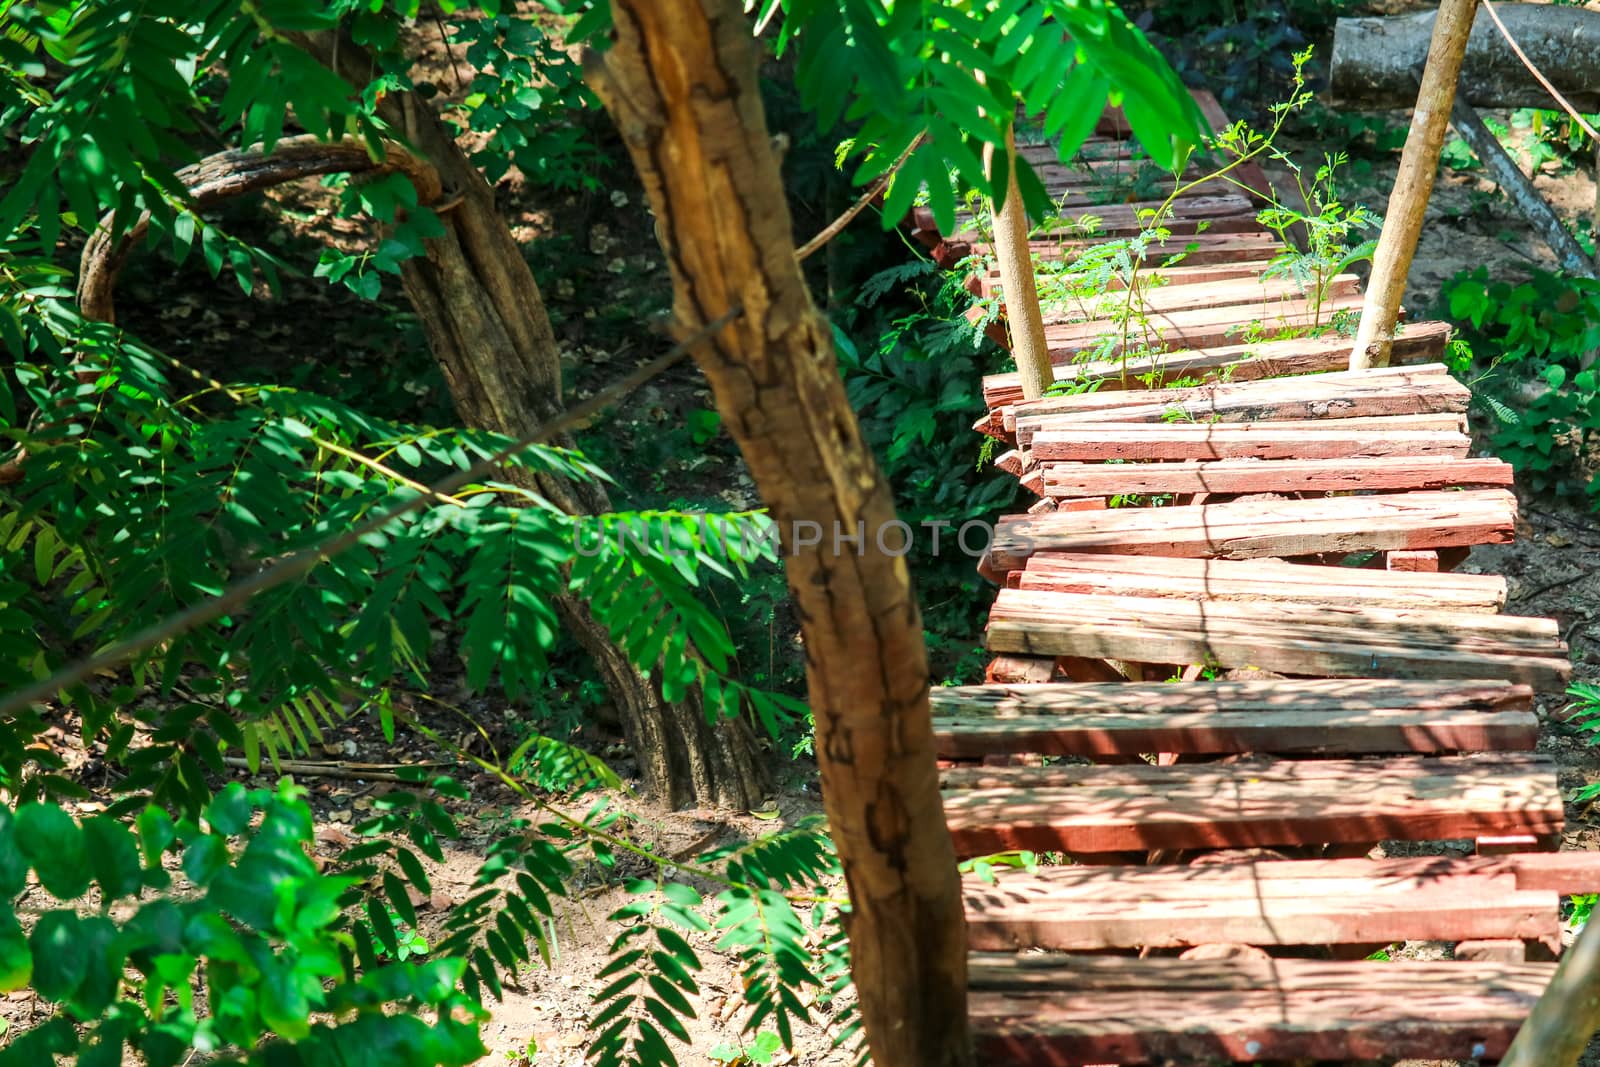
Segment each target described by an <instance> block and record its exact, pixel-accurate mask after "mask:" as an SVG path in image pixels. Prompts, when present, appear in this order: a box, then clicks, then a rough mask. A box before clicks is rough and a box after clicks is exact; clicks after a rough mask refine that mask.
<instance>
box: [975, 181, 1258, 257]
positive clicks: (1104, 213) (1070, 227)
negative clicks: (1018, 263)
mask: <svg viewBox="0 0 1600 1067" xmlns="http://www.w3.org/2000/svg"><path fill="white" fill-rule="evenodd" d="M1164 203H1165V202H1164V201H1161V200H1137V201H1134V202H1133V203H1125V204H1090V203H1084V202H1079V203H1077V204H1075V205H1073V206H1072V207H1070V208H1068V209H1067V211H1068V214H1070V215H1071V216H1072V218H1071V220H1070V221H1069V222H1066V223H1065V224H1063V225H1060V226H1057V227H1055V228H1054V229H1049V230H1038V231H1036V232H1035V233H1034V234H1033V235H1032V236H1031V237H1030V239H1029V244H1032V245H1036V246H1041V247H1043V248H1048V249H1060V248H1061V247H1062V246H1063V245H1064V244H1067V243H1069V242H1081V241H1084V240H1085V239H1087V240H1089V241H1090V242H1091V243H1097V242H1100V241H1105V240H1108V239H1111V238H1115V237H1123V236H1133V235H1136V234H1139V233H1142V232H1143V231H1144V230H1145V229H1147V228H1149V227H1150V225H1151V223H1150V221H1149V218H1150V215H1149V213H1151V212H1154V211H1157V210H1159V209H1160V208H1161V207H1162V205H1163V204H1164ZM1201 222H1205V223H1208V224H1209V225H1208V226H1207V232H1226V228H1227V227H1230V226H1233V225H1238V226H1240V227H1241V228H1242V229H1243V231H1244V232H1265V231H1264V230H1263V228H1262V226H1261V224H1260V223H1259V222H1257V221H1256V217H1255V208H1253V207H1252V206H1251V205H1250V200H1249V198H1248V197H1245V196H1240V195H1239V194H1237V193H1221V194H1217V193H1205V194H1200V195H1196V196H1191V197H1184V198H1182V199H1180V200H1178V201H1177V202H1175V203H1174V204H1173V205H1172V214H1171V215H1170V216H1169V217H1167V218H1165V219H1163V220H1162V222H1161V228H1162V229H1164V230H1166V231H1168V232H1169V233H1171V234H1173V235H1175V236H1176V235H1178V234H1185V233H1193V232H1194V231H1195V229H1196V228H1197V224H1198V223H1201ZM1233 232H1239V231H1238V230H1235V231H1233ZM950 239H951V240H952V241H954V242H966V243H968V244H970V245H971V246H972V247H973V250H974V251H975V252H977V253H978V254H980V255H983V254H985V253H984V252H983V251H982V249H983V248H984V247H985V246H984V245H983V244H982V243H981V242H982V241H983V234H982V232H981V231H979V230H974V229H959V230H958V231H957V232H956V233H954V234H952V235H951V236H950ZM1172 243H1173V244H1178V248H1177V249H1176V250H1175V251H1180V252H1181V251H1182V250H1183V247H1184V244H1186V242H1184V243H1179V242H1176V241H1174V242H1172ZM1057 258H1064V257H1060V256H1059V253H1057Z"/></svg>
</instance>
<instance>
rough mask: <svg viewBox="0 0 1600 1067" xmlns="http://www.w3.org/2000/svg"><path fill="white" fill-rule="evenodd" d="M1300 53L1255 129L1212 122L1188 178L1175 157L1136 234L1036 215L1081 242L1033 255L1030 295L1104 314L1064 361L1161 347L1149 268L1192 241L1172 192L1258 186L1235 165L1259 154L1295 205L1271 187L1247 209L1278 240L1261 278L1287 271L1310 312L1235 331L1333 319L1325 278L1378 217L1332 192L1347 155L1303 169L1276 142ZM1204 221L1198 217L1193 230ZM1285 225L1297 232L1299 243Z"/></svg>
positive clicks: (1261, 332) (1360, 251)
mask: <svg viewBox="0 0 1600 1067" xmlns="http://www.w3.org/2000/svg"><path fill="white" fill-rule="evenodd" d="M1310 58H1311V51H1310V49H1306V50H1303V51H1301V52H1298V53H1296V54H1295V55H1294V57H1293V68H1292V69H1293V87H1292V90H1291V92H1290V94H1289V96H1288V98H1287V99H1286V100H1284V101H1283V102H1281V103H1278V104H1275V105H1273V106H1272V108H1271V115H1272V122H1271V125H1270V126H1269V127H1268V128H1267V129H1266V130H1265V132H1257V131H1256V130H1254V129H1252V128H1251V127H1250V126H1249V125H1248V124H1246V123H1245V122H1243V121H1238V122H1235V123H1233V124H1232V125H1230V126H1229V127H1227V128H1226V129H1224V130H1220V131H1217V132H1216V133H1215V135H1214V136H1213V137H1212V138H1211V139H1210V141H1208V142H1207V144H1206V145H1205V146H1204V149H1203V153H1202V155H1201V156H1200V157H1199V158H1200V159H1201V160H1202V163H1203V165H1202V166H1201V168H1200V170H1201V173H1199V174H1198V175H1195V176H1193V177H1184V176H1183V173H1184V170H1185V168H1186V167H1187V166H1188V164H1189V162H1190V161H1189V160H1188V159H1183V160H1180V161H1178V163H1177V164H1176V165H1175V167H1174V170H1173V172H1172V174H1171V175H1169V182H1170V191H1169V192H1168V194H1167V195H1166V196H1165V198H1164V199H1162V200H1161V201H1159V203H1157V204H1156V205H1155V206H1153V207H1143V208H1140V209H1139V227H1140V228H1139V231H1138V232H1137V233H1136V234H1133V235H1132V236H1129V237H1125V238H1116V239H1111V240H1105V241H1099V242H1095V243H1087V242H1089V241H1092V240H1093V237H1094V236H1095V235H1096V234H1097V233H1098V232H1099V231H1100V228H1101V219H1100V218H1099V217H1098V216H1096V215H1095V214H1094V212H1093V211H1092V210H1090V211H1087V212H1085V211H1080V210H1077V209H1075V208H1071V207H1069V206H1067V203H1066V201H1065V200H1064V201H1063V202H1062V203H1061V204H1058V205H1057V209H1056V212H1055V213H1054V214H1052V215H1050V216H1047V217H1045V218H1044V219H1042V220H1041V221H1040V224H1039V226H1038V227H1037V230H1036V232H1037V233H1040V234H1050V235H1052V236H1056V237H1063V238H1064V237H1074V236H1078V237H1079V241H1080V243H1086V244H1087V247H1083V248H1081V249H1080V250H1078V251H1076V253H1075V254H1074V255H1073V256H1071V257H1070V258H1065V259H1056V260H1041V261H1036V264H1035V270H1036V273H1037V274H1038V276H1039V292H1040V301H1041V303H1042V304H1043V305H1044V306H1045V308H1046V312H1047V314H1048V315H1050V316H1052V317H1054V318H1056V319H1058V320H1059V321H1066V322H1072V321H1092V320H1105V321H1106V322H1107V323H1108V324H1109V325H1108V326H1107V328H1106V329H1105V330H1103V331H1102V332H1101V333H1100V334H1099V335H1098V336H1096V337H1095V338H1093V339H1091V340H1090V341H1089V342H1087V343H1086V344H1084V345H1082V346H1081V347H1080V348H1079V349H1078V350H1077V351H1076V352H1075V353H1073V357H1072V361H1073V362H1074V363H1086V362H1103V361H1107V360H1120V362H1121V364H1122V367H1123V375H1124V377H1125V378H1126V377H1127V374H1128V371H1127V368H1128V366H1129V364H1130V363H1132V362H1134V361H1136V360H1138V361H1143V360H1144V359H1145V358H1146V357H1151V358H1153V359H1154V360H1155V361H1156V362H1158V363H1159V360H1160V353H1161V352H1162V351H1163V350H1164V349H1165V347H1166V346H1165V343H1164V339H1163V333H1164V328H1163V325H1162V316H1160V315H1159V314H1157V313H1156V312H1154V311H1153V310H1152V305H1151V294H1152V292H1153V291H1154V290H1156V289H1158V288H1159V287H1160V286H1162V285H1163V284H1165V279H1164V278H1163V276H1162V275H1161V274H1160V273H1159V272H1160V271H1161V270H1162V269H1164V268H1170V267H1176V266H1179V265H1181V264H1182V263H1183V262H1184V260H1185V258H1186V257H1187V256H1188V254H1189V253H1190V252H1192V251H1193V250H1194V249H1195V248H1196V247H1197V245H1196V244H1194V243H1193V242H1190V241H1187V240H1186V239H1185V237H1184V235H1181V234H1174V233H1173V231H1172V229H1171V228H1170V223H1171V221H1172V219H1173V217H1174V215H1175V213H1176V211H1177V208H1178V205H1179V200H1180V198H1181V197H1183V196H1185V195H1187V194H1191V193H1194V192H1195V191H1197V190H1199V189H1201V188H1202V187H1204V186H1206V185H1208V184H1216V185H1221V186H1223V187H1225V188H1233V189H1238V190H1241V191H1244V192H1246V193H1248V194H1250V195H1252V196H1254V195H1258V194H1259V193H1260V192H1263V190H1255V189H1253V188H1252V187H1251V186H1248V185H1246V184H1245V183H1244V182H1243V181H1242V180H1241V179H1240V177H1239V173H1238V172H1239V170H1240V168H1241V167H1243V166H1245V165H1246V164H1249V163H1252V162H1255V161H1257V160H1260V159H1263V158H1265V159H1270V160H1272V161H1273V162H1275V163H1277V164H1278V165H1279V166H1280V167H1282V168H1283V169H1285V170H1287V171H1288V172H1289V174H1290V175H1291V176H1292V179H1293V181H1294V183H1295V191H1296V193H1297V194H1298V197H1299V202H1300V204H1301V205H1302V206H1295V205H1294V204H1293V202H1292V201H1289V200H1285V199H1284V198H1282V197H1280V196H1276V195H1274V196H1273V198H1272V199H1271V200H1270V201H1269V202H1268V203H1267V205H1266V206H1265V207H1263V208H1261V209H1260V210H1259V211H1258V212H1257V216H1256V217H1257V219H1258V220H1259V221H1260V222H1261V224H1262V225H1263V226H1264V227H1266V228H1267V229H1269V230H1271V231H1272V232H1273V233H1275V234H1277V235H1278V237H1279V238H1280V239H1281V240H1282V241H1283V243H1284V245H1285V248H1284V250H1283V251H1281V252H1279V253H1278V254H1276V255H1275V256H1274V257H1273V258H1272V260H1271V262H1270V264H1269V265H1268V268H1267V270H1266V271H1265V272H1264V274H1263V277H1267V278H1273V277H1284V278H1289V279H1291V280H1292V281H1293V282H1294V283H1295V285H1296V287H1297V289H1298V295H1299V296H1300V297H1302V298H1304V299H1306V300H1308V301H1309V302H1310V304H1311V314H1310V321H1309V322H1308V323H1307V324H1306V325H1305V326H1303V327H1298V326H1296V327H1279V326H1274V325H1272V324H1270V323H1267V322H1262V321H1257V322H1254V323H1250V324H1247V325H1246V326H1245V327H1244V329H1243V330H1242V331H1241V332H1240V336H1239V339H1238V340H1239V342H1240V343H1244V344H1253V343H1259V342H1262V341H1266V340H1275V339H1279V338H1283V337H1291V336H1298V335H1301V334H1317V333H1321V332H1324V331H1326V330H1328V329H1333V328H1338V327H1339V326H1340V325H1341V324H1340V323H1338V322H1336V321H1335V316H1333V315H1329V314H1327V313H1326V311H1325V307H1324V305H1325V303H1326V301H1327V296H1328V287H1329V285H1330V283H1331V282H1332V281H1333V279H1334V278H1335V277H1337V276H1338V275H1339V274H1341V273H1343V272H1344V271H1346V270H1348V269H1349V268H1350V267H1351V266H1352V265H1354V264H1356V263H1358V262H1361V261H1362V260H1365V259H1370V258H1371V256H1372V253H1373V251H1374V249H1375V248H1376V241H1375V240H1371V239H1367V240H1358V238H1359V237H1360V235H1361V234H1363V233H1364V232H1366V231H1369V230H1375V229H1376V228H1377V226H1378V223H1379V220H1378V218H1377V216H1376V215H1375V214H1373V213H1372V212H1371V211H1369V210H1368V209H1366V208H1365V207H1362V206H1360V205H1351V204H1347V203H1345V202H1344V201H1342V200H1341V199H1340V198H1339V197H1338V194H1337V189H1336V186H1335V179H1336V174H1337V171H1338V170H1339V168H1341V167H1342V166H1344V165H1345V164H1346V163H1347V162H1348V160H1347V158H1346V157H1345V156H1343V155H1342V154H1336V155H1330V156H1326V157H1325V158H1324V160H1323V162H1322V164H1320V165H1319V166H1318V167H1317V168H1316V169H1315V170H1314V171H1313V172H1312V173H1311V174H1310V175H1309V176H1308V175H1307V174H1306V173H1305V171H1304V169H1303V168H1302V167H1301V165H1300V164H1299V163H1298V162H1297V161H1295V160H1294V159H1293V158H1291V157H1290V156H1289V155H1288V154H1287V153H1286V152H1285V151H1283V150H1282V149H1281V148H1279V147H1278V146H1277V140H1278V136H1279V134H1280V133H1281V131H1282V129H1283V126H1284V123H1285V122H1286V120H1287V119H1288V118H1289V116H1290V115H1292V114H1294V113H1296V112H1297V111H1299V110H1301V109H1303V108H1305V107H1306V106H1307V104H1308V103H1309V102H1310V101H1311V99H1312V93H1311V91H1310V90H1309V89H1308V88H1307V83H1306V75H1305V67H1306V64H1307V63H1308V62H1309V61H1310ZM1068 195H1069V196H1070V195H1071V194H1068ZM1205 229H1206V227H1205V225H1204V223H1201V224H1200V225H1199V226H1198V227H1197V232H1202V233H1203V232H1205ZM1291 231H1298V232H1300V233H1303V234H1304V241H1303V243H1304V248H1303V249H1302V248H1301V247H1299V245H1300V243H1301V242H1300V241H1299V240H1297V239H1296V238H1295V237H1293V236H1292V235H1291ZM1080 235H1081V236H1080Z"/></svg>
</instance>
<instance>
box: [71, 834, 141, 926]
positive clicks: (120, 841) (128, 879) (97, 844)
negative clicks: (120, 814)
mask: <svg viewBox="0 0 1600 1067" xmlns="http://www.w3.org/2000/svg"><path fill="white" fill-rule="evenodd" d="M83 836H84V841H85V843H86V845H87V847H88V849H89V865H90V867H91V868H92V869H93V871H94V878H95V881H96V882H99V883H100V893H101V896H102V898H103V901H104V902H105V903H108V904H109V903H110V902H111V901H113V900H116V899H117V898H119V897H126V896H134V895H136V894H137V893H138V892H139V889H140V888H141V887H142V886H143V884H144V869H143V867H142V866H141V864H140V863H139V846H138V844H137V843H136V842H135V841H134V839H133V834H131V833H130V832H129V831H128V828H127V827H126V826H123V825H122V824H121V823H120V822H118V821H117V820H115V819H112V818H108V817H107V816H104V815H96V816H94V817H93V818H91V819H85V820H84V823H83Z"/></svg>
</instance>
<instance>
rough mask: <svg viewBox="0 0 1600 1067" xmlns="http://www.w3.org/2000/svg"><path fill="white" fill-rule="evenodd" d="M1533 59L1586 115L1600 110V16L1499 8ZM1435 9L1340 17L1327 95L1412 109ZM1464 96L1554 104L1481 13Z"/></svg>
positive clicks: (1339, 101)
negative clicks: (1376, 15) (1370, 16)
mask: <svg viewBox="0 0 1600 1067" xmlns="http://www.w3.org/2000/svg"><path fill="white" fill-rule="evenodd" d="M1495 6H1496V10H1497V12H1498V14H1499V15H1500V18H1501V21H1503V22H1504V23H1505V25H1506V29H1507V31H1509V32H1510V34H1511V36H1512V37H1514V38H1516V40H1517V42H1518V43H1519V44H1521V45H1522V49H1523V51H1525V52H1526V53H1527V54H1528V58H1529V59H1530V60H1532V62H1533V64H1534V65H1535V66H1537V67H1538V68H1539V69H1540V70H1542V71H1544V73H1545V75H1546V77H1548V78H1549V79H1550V80H1551V82H1552V83H1553V84H1554V85H1555V87H1556V88H1557V89H1559V90H1560V91H1561V93H1562V94H1563V95H1565V96H1566V97H1567V99H1568V100H1570V101H1571V102H1572V104H1573V105H1574V106H1575V107H1577V108H1578V109H1579V110H1580V111H1583V112H1592V111H1597V110H1600V11H1588V10H1585V9H1583V8H1578V7H1566V6H1563V5H1556V4H1497V5H1495ZM1436 14H1437V13H1436V12H1434V11H1422V12H1418V13H1417V14H1413V15H1395V16H1390V17H1386V18H1342V19H1340V20H1339V21H1338V22H1337V23H1336V24H1335V28H1334V33H1333V69H1332V71H1331V76H1330V79H1329V82H1330V84H1329V90H1330V93H1331V94H1332V97H1333V102H1334V103H1335V104H1336V105H1338V106H1341V107H1351V108H1365V109H1385V108H1409V107H1411V106H1412V105H1413V104H1415V103H1416V99H1417V72H1418V71H1420V70H1421V68H1422V62H1423V59H1424V57H1425V56H1426V55H1427V52H1428V41H1429V39H1430V37H1431V36H1432V33H1433V22H1434V18H1435V16H1436ZM1460 92H1461V94H1462V95H1463V96H1464V97H1465V98H1466V100H1467V102H1468V103H1469V104H1471V105H1473V106H1475V107H1491V108H1515V107H1538V108H1551V107H1555V106H1556V105H1555V103H1554V101H1552V99H1551V97H1550V93H1549V92H1548V91H1547V90H1546V89H1545V88H1544V87H1543V86H1542V85H1540V84H1539V82H1538V81H1537V80H1536V79H1535V78H1534V77H1533V75H1532V74H1530V73H1529V72H1528V69H1527V68H1526V67H1524V66H1523V65H1522V62H1521V61H1520V60H1519V59H1518V58H1517V57H1516V54H1515V53H1514V52H1512V50H1511V47H1510V45H1508V44H1507V43H1506V40H1505V38H1504V37H1503V36H1502V35H1501V33H1500V31H1499V30H1498V29H1496V28H1495V25H1494V22H1493V20H1491V19H1490V17H1489V13H1488V12H1487V11H1479V12H1478V15H1477V17H1476V18H1475V19H1474V20H1473V23H1472V33H1471V35H1470V36H1469V37H1468V39H1467V52H1466V57H1465V60H1464V62H1463V64H1462V68H1461V83H1460Z"/></svg>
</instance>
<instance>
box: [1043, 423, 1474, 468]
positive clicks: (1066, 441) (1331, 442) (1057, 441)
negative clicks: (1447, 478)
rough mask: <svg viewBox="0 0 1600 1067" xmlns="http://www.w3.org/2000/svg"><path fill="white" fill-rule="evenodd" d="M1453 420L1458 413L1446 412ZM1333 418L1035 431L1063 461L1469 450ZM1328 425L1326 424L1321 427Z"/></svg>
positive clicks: (1455, 441)
mask: <svg viewBox="0 0 1600 1067" xmlns="http://www.w3.org/2000/svg"><path fill="white" fill-rule="evenodd" d="M1448 419H1449V420H1450V424H1451V425H1452V426H1453V425H1455V424H1456V422H1457V421H1458V419H1459V416H1448ZM1354 421H1355V420H1353V419H1330V420H1328V421H1327V422H1326V423H1322V424H1319V425H1318V428H1315V429H1285V428H1283V426H1282V424H1281V423H1272V422H1245V423H1232V422H1222V423H1182V422H1178V423H1155V424H1146V423H1120V422H1087V423H1084V424H1083V425H1082V426H1081V427H1074V428H1071V429H1060V428H1052V429H1048V430H1038V431H1035V432H1033V433H1032V434H1030V436H1029V440H1028V443H1027V446H1026V447H1027V448H1028V449H1029V451H1030V452H1031V453H1032V455H1033V459H1034V462H1036V463H1049V462H1052V461H1059V460H1111V459H1118V460H1185V459H1187V460H1208V459H1247V458H1248V459H1366V458H1371V457H1375V456H1456V457H1464V456H1465V455H1466V454H1467V452H1468V451H1470V450H1471V448H1472V439H1471V438H1470V437H1468V436H1467V435H1466V434H1464V433H1461V432H1459V431H1458V430H1456V429H1425V430H1416V429H1401V428H1396V429H1392V430H1391V429H1388V428H1387V426H1385V425H1381V424H1368V425H1367V426H1358V427H1355V428H1350V427H1349V426H1348V425H1346V424H1349V423H1351V422H1354ZM1324 425H1325V426H1326V427H1327V428H1326V429H1323V428H1321V426H1324Z"/></svg>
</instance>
